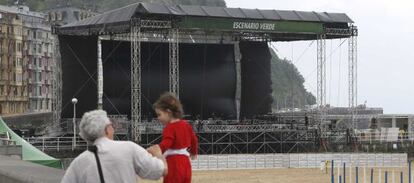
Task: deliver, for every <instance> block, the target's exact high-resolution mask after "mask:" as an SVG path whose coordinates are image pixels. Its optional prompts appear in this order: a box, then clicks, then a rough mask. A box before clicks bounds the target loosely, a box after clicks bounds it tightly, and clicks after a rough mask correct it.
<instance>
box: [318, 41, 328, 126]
mask: <svg viewBox="0 0 414 183" xmlns="http://www.w3.org/2000/svg"><path fill="white" fill-rule="evenodd" d="M317 105H318V108H319V112H320V114H319V117H320V121H321V122H322V121H323V115H324V114H323V110H324V108H325V105H326V35H325V34H321V35H318V38H317Z"/></svg>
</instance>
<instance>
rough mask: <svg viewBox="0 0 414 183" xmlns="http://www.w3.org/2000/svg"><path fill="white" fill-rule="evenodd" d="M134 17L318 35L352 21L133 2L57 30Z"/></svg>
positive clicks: (104, 29)
mask: <svg viewBox="0 0 414 183" xmlns="http://www.w3.org/2000/svg"><path fill="white" fill-rule="evenodd" d="M133 18H141V19H151V20H171V21H172V22H173V25H172V27H173V28H178V29H180V30H181V31H192V30H202V31H218V32H232V33H236V32H237V33H240V32H254V33H257V32H260V33H274V34H278V33H285V34H292V33H293V34H321V33H323V32H324V31H325V30H326V28H333V29H348V28H349V24H352V23H354V22H353V21H352V20H351V19H350V18H349V17H348V16H347V15H346V14H344V13H326V12H313V11H312V12H305V11H286V10H259V9H242V8H225V7H207V6H186V5H175V6H171V5H163V4H153V3H135V4H131V5H129V6H126V7H122V8H119V9H115V10H112V11H108V12H105V13H103V14H100V15H96V16H93V17H89V18H87V19H84V20H81V21H78V22H73V23H71V24H67V25H64V26H62V27H60V28H59V29H58V30H57V32H58V34H60V35H98V34H100V35H103V34H117V33H127V32H129V30H130V22H131V20H132V19H133ZM344 37H349V36H344Z"/></svg>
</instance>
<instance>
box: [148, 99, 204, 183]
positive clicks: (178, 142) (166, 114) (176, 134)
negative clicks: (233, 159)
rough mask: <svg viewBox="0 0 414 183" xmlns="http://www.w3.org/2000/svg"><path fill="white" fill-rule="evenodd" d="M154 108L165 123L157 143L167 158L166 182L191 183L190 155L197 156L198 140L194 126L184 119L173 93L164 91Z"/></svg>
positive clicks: (192, 157)
mask: <svg viewBox="0 0 414 183" xmlns="http://www.w3.org/2000/svg"><path fill="white" fill-rule="evenodd" d="M154 109H155V112H156V113H157V117H158V119H159V120H160V122H161V123H162V124H164V125H165V127H164V130H163V132H162V140H161V143H160V144H158V145H155V146H159V147H160V148H161V151H162V152H163V154H164V156H165V157H166V159H167V164H168V174H167V175H166V176H165V177H164V183H190V182H191V162H190V157H191V159H195V158H196V157H197V153H198V140H197V136H196V134H195V133H194V131H193V128H192V126H191V125H190V124H188V123H187V121H186V120H183V119H182V117H183V108H182V105H181V103H180V101H179V100H178V99H177V98H176V97H175V96H174V95H173V94H171V93H164V94H163V95H161V97H160V98H159V99H158V100H157V102H155V104H154ZM151 148H152V147H150V148H149V149H151Z"/></svg>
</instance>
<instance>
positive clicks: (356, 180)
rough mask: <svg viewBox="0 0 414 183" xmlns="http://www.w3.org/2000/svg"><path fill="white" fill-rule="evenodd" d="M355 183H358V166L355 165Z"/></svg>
mask: <svg viewBox="0 0 414 183" xmlns="http://www.w3.org/2000/svg"><path fill="white" fill-rule="evenodd" d="M355 183H358V167H357V166H356V167H355Z"/></svg>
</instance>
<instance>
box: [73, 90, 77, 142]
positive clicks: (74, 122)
mask: <svg viewBox="0 0 414 183" xmlns="http://www.w3.org/2000/svg"><path fill="white" fill-rule="evenodd" d="M76 103H78V99H76V98H73V99H72V104H73V141H72V150H73V149H75V147H76Z"/></svg>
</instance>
